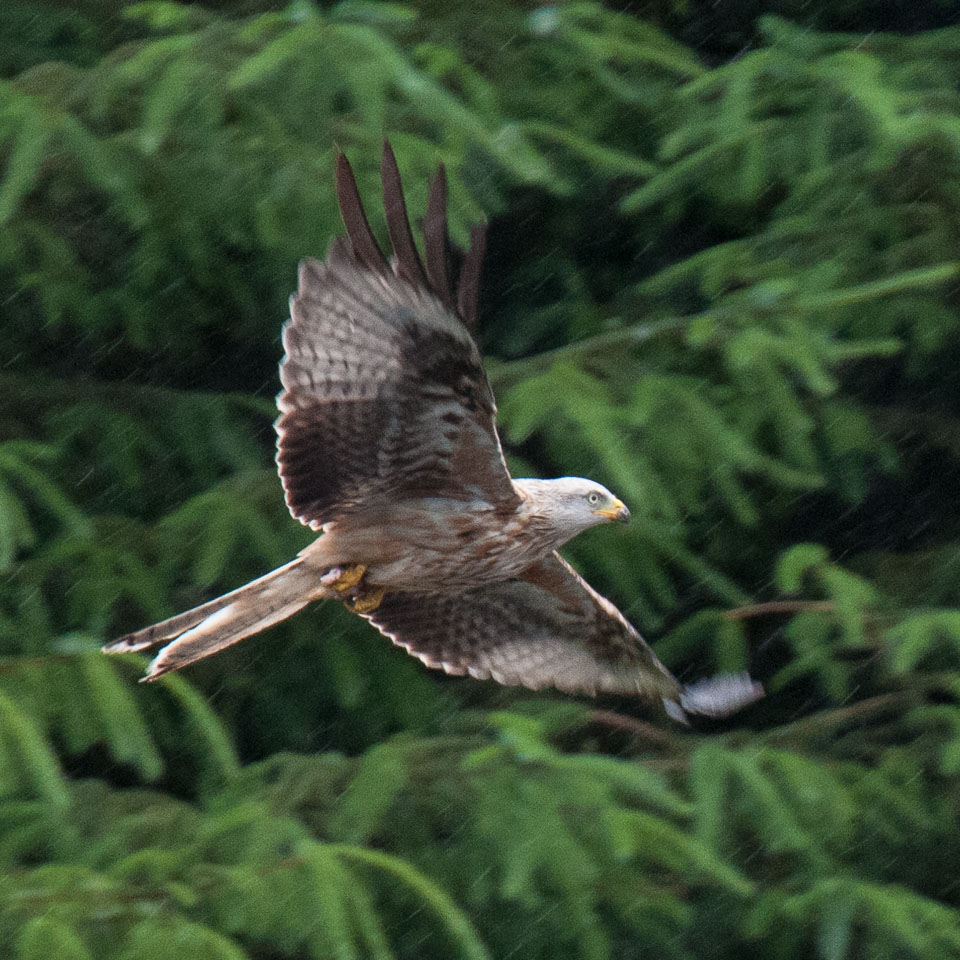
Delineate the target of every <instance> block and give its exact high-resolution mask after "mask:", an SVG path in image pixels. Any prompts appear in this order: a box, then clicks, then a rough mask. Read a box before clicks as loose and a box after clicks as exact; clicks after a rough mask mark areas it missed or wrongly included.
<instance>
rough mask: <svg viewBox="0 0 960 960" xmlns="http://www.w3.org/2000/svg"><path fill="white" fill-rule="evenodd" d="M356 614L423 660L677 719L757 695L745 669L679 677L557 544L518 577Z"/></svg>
mask: <svg viewBox="0 0 960 960" xmlns="http://www.w3.org/2000/svg"><path fill="white" fill-rule="evenodd" d="M364 616H365V619H367V620H369V621H370V622H371V623H372V624H373V625H374V626H375V627H376V628H377V629H378V630H379V631H380V632H381V633H383V634H384V635H385V636H387V637H389V638H390V639H391V640H392V641H393V642H394V643H395V644H397V645H398V646H400V647H403V648H404V649H405V650H406V651H407V652H408V653H411V654H413V656H415V657H417V658H418V659H420V660H421V661H422V662H423V663H425V664H426V665H427V666H428V667H434V668H438V669H442V670H445V671H446V672H447V673H451V674H458V675H459V674H466V673H469V674H470V675H471V676H473V677H476V678H477V679H481V680H486V679H492V680H496V681H497V682H498V683H502V684H506V685H518V686H525V687H530V688H531V689H534V690H536V689H539V688H541V687H556V688H557V689H559V690H563V691H566V692H568V693H589V694H597V693H619V694H629V695H633V696H641V697H645V698H648V699H654V700H655V699H658V698H660V699H662V700H663V701H664V705H665V707H666V709H667V712H668V713H669V714H670V715H671V716H672V717H674V718H675V719H677V720H680V721H681V722H683V721H684V719H685V716H686V714H688V713H694V714H702V715H704V716H711V717H724V716H727V715H729V714H731V713H735V712H736V711H737V710H740V709H742V708H743V707H744V706H746V705H747V704H749V703H753V702H754V701H755V700H758V699H759V698H760V697H762V696H763V688H762V687H761V686H760V685H759V684H757V683H754V682H753V681H752V680H751V679H750V677H749V676H747V675H746V674H740V675H727V676H718V677H713V678H710V679H708V680H701V681H698V682H697V683H695V684H692V685H683V684H681V683H680V682H679V681H678V680H677V679H676V678H675V677H674V676H673V675H672V674H671V673H670V672H669V671H668V670H667V668H666V667H664V665H663V664H662V663H661V662H660V661H659V660H658V659H657V657H656V655H655V654H654V652H653V650H651V649H650V647H649V646H648V645H647V644H646V642H645V641H644V640H643V638H642V637H641V636H640V634H639V633H638V632H637V631H636V630H635V629H634V628H633V627H632V626H631V624H630V623H629V621H628V620H627V619H626V618H625V617H624V616H623V614H622V613H621V612H620V611H619V610H618V609H617V608H616V607H615V606H614V605H613V604H612V603H611V602H610V601H609V600H607V599H606V598H605V597H602V596H601V595H600V594H599V593H597V592H596V590H594V589H593V588H592V587H591V586H590V585H589V584H588V583H587V582H586V581H585V580H584V579H583V577H581V576H580V575H579V574H578V573H577V572H576V571H575V570H574V569H573V567H571V566H570V564H569V563H567V562H566V561H565V560H564V559H563V558H562V557H561V556H560V555H559V554H557V553H553V554H552V555H551V556H549V557H547V558H546V559H545V560H542V561H541V562H540V563H538V564H536V565H535V566H533V567H531V568H529V569H528V570H527V571H525V573H524V575H523V577H522V578H521V579H516V580H508V581H505V582H503V583H498V584H494V585H492V586H486V587H480V588H477V589H473V590H464V591H462V592H460V593H454V594H451V593H443V594H439V593H417V594H410V593H395V594H388V595H387V596H386V597H385V598H384V600H383V602H382V603H381V604H380V606H379V607H378V608H377V609H376V610H375V611H373V612H372V613H369V614H365V615H364Z"/></svg>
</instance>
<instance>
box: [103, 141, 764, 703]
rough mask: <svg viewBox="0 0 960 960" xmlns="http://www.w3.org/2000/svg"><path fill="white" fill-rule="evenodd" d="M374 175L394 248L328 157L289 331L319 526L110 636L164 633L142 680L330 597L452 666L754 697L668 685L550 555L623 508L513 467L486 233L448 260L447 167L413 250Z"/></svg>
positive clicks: (348, 173)
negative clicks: (322, 246) (486, 324)
mask: <svg viewBox="0 0 960 960" xmlns="http://www.w3.org/2000/svg"><path fill="white" fill-rule="evenodd" d="M382 180H383V192H384V207H385V211H386V220H387V229H388V233H389V236H390V242H391V245H392V247H393V251H394V256H393V257H392V258H391V260H388V259H387V258H386V257H385V256H384V254H383V252H382V251H381V249H380V247H379V245H378V243H377V241H376V238H375V237H374V235H373V232H372V230H371V229H370V225H369V223H368V221H367V217H366V214H365V213H364V209H363V205H362V203H361V200H360V195H359V192H358V190H357V186H356V182H355V180H354V176H353V172H352V170H351V168H350V164H349V163H348V162H347V159H346V157H344V156H343V155H342V154H341V155H339V156H338V157H337V165H336V183H337V197H338V200H339V204H340V210H341V214H342V216H343V221H344V225H345V227H346V237H337V238H336V239H335V240H334V241H333V243H332V244H331V247H330V250H329V252H328V254H327V258H326V260H325V261H323V262H320V261H318V260H312V259H308V260H305V261H304V262H303V263H302V264H301V266H300V272H299V281H298V286H297V292H296V294H295V295H294V296H293V297H292V298H291V302H290V321H289V323H288V324H287V325H286V326H285V327H284V330H283V345H284V350H285V355H284V357H283V360H282V362H281V364H280V380H281V383H282V385H283V392H282V393H281V394H280V396H279V398H278V401H277V402H278V406H279V409H280V418H279V419H278V420H277V424H276V428H277V437H278V440H277V465H278V468H279V472H280V479H281V482H282V484H283V489H284V494H285V496H286V502H287V506H288V507H289V509H290V512H291V514H292V515H293V516H294V517H295V518H296V519H297V520H299V521H300V522H301V523H304V524H306V525H308V526H309V527H310V528H311V529H313V530H316V531H321V533H320V536H319V537H318V538H317V539H316V540H315V541H314V542H313V543H312V544H311V545H310V546H309V547H307V548H306V549H305V550H303V551H302V552H301V553H300V555H299V556H298V557H296V558H295V559H294V560H292V561H291V562H290V563H288V564H285V565H284V566H282V567H280V568H278V569H277V570H274V571H273V572H271V573H268V574H267V575H266V576H263V577H261V578H260V579H258V580H254V581H253V582H252V583H249V584H247V585H246V586H244V587H241V588H239V589H238V590H234V591H232V592H231V593H228V594H225V595H224V596H222V597H219V598H217V599H216V600H211V601H210V602H209V603H205V604H203V605H201V606H199V607H196V608H195V609H193V610H190V611H188V612H186V613H183V614H180V615H178V616H176V617H172V618H170V619H169V620H165V621H163V622H162V623H158V624H155V625H154V626H151V627H146V628H145V629H143V630H139V631H137V632H136V633H132V634H129V635H128V636H125V637H122V638H120V639H119V640H117V641H115V642H113V643H111V644H108V645H107V646H106V647H104V650H105V651H106V652H108V653H120V652H128V651H134V650H145V649H148V648H151V647H154V646H158V645H161V644H163V646H162V649H161V650H160V651H159V653H158V654H157V656H156V657H155V658H154V660H153V662H152V663H151V665H150V669H149V671H148V674H147V678H146V679H154V678H155V677H158V676H160V675H161V674H163V673H166V672H168V671H170V670H175V669H178V668H180V667H183V666H185V665H186V664H188V663H192V662H193V661H195V660H199V659H201V658H202V657H206V656H209V655H210V654H212V653H215V652H217V651H218V650H221V649H223V648H224V647H226V646H229V645H230V644H232V643H236V642H237V641H239V640H242V639H243V638H245V637H248V636H250V635H252V634H254V633H258V632H260V631H261V630H264V629H266V628H267V627H269V626H272V625H273V624H276V623H279V622H280V621H282V620H285V619H287V618H288V617H290V616H292V615H293V614H294V613H296V612H297V611H298V610H300V609H301V608H302V607H304V606H306V605H307V604H308V603H310V602H311V601H312V600H316V599H322V598H328V597H331V596H339V597H341V598H342V599H344V600H346V601H347V602H348V604H349V605H350V607H351V609H353V610H354V611H355V612H357V613H358V614H360V616H362V617H364V618H365V619H366V620H368V621H369V622H370V623H372V624H373V625H374V626H375V627H376V628H377V629H378V630H379V631H380V632H381V633H383V634H385V635H386V636H387V637H389V638H390V639H391V640H392V641H393V642H394V643H396V644H397V645H399V646H401V647H403V648H404V649H406V650H407V651H409V652H410V653H411V654H413V655H414V656H416V657H419V659H420V660H422V661H423V662H424V663H425V664H427V666H430V667H438V668H441V669H443V670H445V671H447V672H448V673H454V674H465V673H469V674H471V675H472V676H474V677H478V678H492V679H494V680H496V681H498V682H499V683H504V684H521V685H524V686H527V687H532V688H539V687H544V686H554V687H557V688H559V689H562V690H566V691H571V692H586V693H596V692H598V691H604V692H613V693H622V694H637V695H641V696H644V697H648V698H651V699H658V698H659V699H662V700H663V702H664V703H665V704H666V706H667V709H668V711H669V712H670V713H671V714H672V715H673V716H675V717H678V718H682V716H683V713H684V712H685V711H689V712H695V713H706V714H710V715H723V714H727V713H730V712H732V711H734V710H736V709H739V707H741V706H743V705H744V704H745V703H748V702H750V701H751V700H754V699H756V698H757V697H758V696H760V695H761V694H760V689H759V687H758V686H757V685H756V684H754V683H752V682H751V681H750V680H749V678H746V677H733V678H731V677H727V678H717V679H716V680H713V681H701V682H700V683H699V684H696V685H694V686H692V687H684V686H683V685H681V684H680V683H679V682H678V681H677V680H676V679H675V678H674V677H673V676H671V674H670V673H669V672H668V671H667V669H666V668H665V667H664V666H663V665H662V664H661V663H660V661H659V660H658V659H657V658H656V656H655V655H654V653H653V651H652V650H651V649H650V647H649V646H648V645H647V644H646V643H645V642H644V641H643V639H642V638H641V636H640V635H639V633H637V631H636V630H635V629H634V628H633V627H632V626H631V625H630V623H629V622H628V621H627V620H626V618H625V617H624V616H623V615H622V614H621V613H620V611H619V610H617V608H616V607H615V606H614V605H613V604H612V603H610V601H609V600H607V599H605V598H604V597H602V596H600V595H599V594H598V593H597V592H596V591H594V590H593V589H592V588H591V587H590V586H589V584H587V583H586V582H585V581H584V580H583V578H582V577H580V576H579V575H578V574H577V573H576V572H575V571H574V570H573V569H572V568H571V567H570V565H569V564H567V563H566V561H564V560H563V559H562V558H561V557H560V555H559V554H558V553H557V552H556V551H557V550H558V548H560V547H562V546H563V544H564V543H566V542H567V541H568V540H570V539H571V538H573V537H575V536H576V535H577V534H578V533H581V532H582V531H584V530H586V529H588V528H590V527H593V526H596V525H597V524H601V523H609V522H611V521H626V520H627V519H628V518H629V512H628V510H627V508H626V507H625V506H624V505H623V503H621V502H620V500H618V499H617V498H616V497H615V496H614V495H613V494H612V493H610V491H609V490H607V489H606V488H605V487H603V486H601V485H600V484H598V483H595V482H593V481H591V480H585V479H581V478H578V477H562V478H560V479H556V480H534V479H513V478H512V477H511V476H510V474H509V472H508V470H507V466H506V462H505V461H504V458H503V451H502V450H501V447H500V440H499V437H498V436H497V428H496V405H495V403H494V399H493V392H492V391H491V389H490V384H489V382H488V380H487V377H486V375H485V373H484V371H483V365H482V361H481V358H480V353H479V351H478V349H477V346H476V343H475V342H474V340H473V337H472V336H471V333H470V328H472V327H473V325H474V324H475V321H476V311H477V296H478V291H479V278H480V265H481V261H482V258H483V250H484V239H485V232H484V229H483V228H475V229H474V230H473V232H472V236H471V247H470V250H469V252H468V253H467V254H466V256H465V257H464V258H463V260H462V263H461V264H460V267H459V270H458V271H457V272H456V274H454V272H453V271H452V269H451V267H452V260H453V253H452V250H451V246H450V242H449V237H448V233H447V217H446V181H445V177H444V172H443V169H442V168H441V169H440V171H439V172H438V173H437V176H436V177H435V178H434V180H433V182H432V183H431V185H430V192H429V199H428V202H427V210H426V216H425V219H424V227H423V233H424V251H425V260H426V262H425V263H424V262H423V261H421V259H420V255H419V254H418V252H417V248H416V245H415V243H414V239H413V235H412V233H411V230H410V224H409V220H408V218H407V212H406V207H405V203H404V198H403V189H402V186H401V183H400V174H399V171H398V169H397V164H396V160H395V159H394V156H393V152H392V151H391V149H390V147H389V144H384V153H383V165H382Z"/></svg>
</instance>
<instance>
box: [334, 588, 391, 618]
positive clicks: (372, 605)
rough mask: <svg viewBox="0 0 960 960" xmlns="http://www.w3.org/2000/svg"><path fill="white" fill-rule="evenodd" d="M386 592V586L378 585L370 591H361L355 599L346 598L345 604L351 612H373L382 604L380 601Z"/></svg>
mask: <svg viewBox="0 0 960 960" xmlns="http://www.w3.org/2000/svg"><path fill="white" fill-rule="evenodd" d="M386 592H387V588H386V587H377V588H376V589H374V590H371V591H370V593H361V594H360V595H359V596H357V597H354V598H353V600H344V601H343V605H344V606H345V607H346V608H347V609H348V610H349V611H350V612H351V613H371V612H372V611H374V610H376V609H377V607H379V606H380V602H381V601H382V600H383V597H384V594H385V593H386Z"/></svg>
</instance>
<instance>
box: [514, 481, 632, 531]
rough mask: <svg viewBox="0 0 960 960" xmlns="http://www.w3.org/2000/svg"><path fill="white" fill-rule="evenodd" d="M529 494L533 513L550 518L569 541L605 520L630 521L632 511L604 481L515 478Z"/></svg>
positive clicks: (608, 521) (517, 483)
mask: <svg viewBox="0 0 960 960" xmlns="http://www.w3.org/2000/svg"><path fill="white" fill-rule="evenodd" d="M514 482H515V483H516V485H517V486H518V487H520V488H521V489H522V490H523V491H524V492H525V493H526V494H527V496H528V498H529V501H530V506H531V507H532V508H533V509H532V512H534V513H536V514H537V515H538V516H540V517H543V518H545V519H547V520H548V521H549V522H550V524H551V526H553V527H554V528H555V529H556V531H557V533H558V534H559V535H560V536H561V539H560V541H559V542H560V543H565V542H566V541H567V540H570V539H571V538H572V537H575V536H576V535H577V534H578V533H582V532H583V531H584V530H589V529H590V527H595V526H597V525H598V524H601V523H610V521H612V520H617V521H619V522H620V523H626V522H627V521H628V520H629V519H630V511H629V510H628V509H627V508H626V505H625V504H624V503H623V501H622V500H620V499H618V498H617V497H615V496H614V495H613V494H612V493H611V492H610V491H609V490H608V489H607V488H606V487H605V486H603V484H600V483H597V482H596V481H594V480H584V479H583V478H582V477H558V478H557V479H555V480H526V479H524V480H515V481H514Z"/></svg>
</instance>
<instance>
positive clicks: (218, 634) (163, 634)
mask: <svg viewBox="0 0 960 960" xmlns="http://www.w3.org/2000/svg"><path fill="white" fill-rule="evenodd" d="M302 563H303V561H302V560H301V559H300V558H299V557H298V558H296V559H295V560H292V561H291V562H290V563H288V564H285V565H284V566H282V567H278V568H277V569H276V570H273V571H271V572H270V573H268V574H266V575H265V576H262V577H260V578H259V579H257V580H253V581H252V582H251V583H248V584H246V585H245V586H243V587H239V588H238V589H236V590H232V591H231V592H230V593H226V594H224V595H223V596H222V597H217V599H216V600H210V601H209V602H208V603H204V604H201V605H200V606H199V607H194V608H193V609H192V610H187V611H186V613H181V614H178V615H177V616H175V617H170V619H169V620H164V621H162V622H161V623H156V624H154V625H153V626H150V627H145V628H144V629H143V630H137V631H136V632H135V633H130V634H127V635H126V636H125V637H120V639H119V640H114V641H113V643H108V644H107V645H106V646H105V647H104V648H103V652H104V653H131V652H134V651H138V650H146V649H148V648H149V647H153V646H156V645H157V644H160V643H166V646H164V647H163V649H162V650H160V652H159V653H158V654H157V656H156V657H154V659H153V662H152V663H151V664H150V667H149V668H148V670H147V674H146V676H145V677H144V678H143V679H144V680H155V679H156V678H157V677H159V676H162V675H163V674H164V673H168V672H169V671H171V670H179V669H180V668H181V667H185V666H186V665H187V664H189V663H193V662H194V661H195V660H201V659H203V658H204V657H209V656H210V655H211V654H213V653H217V652H218V651H219V650H222V649H223V648H224V647H228V646H230V645H231V644H234V643H237V642H238V641H240V640H243V639H244V638H245V637H249V636H252V635H253V634H255V633H259V632H260V631H261V630H266V629H267V627H272V626H273V625H274V624H277V623H280V622H281V621H283V620H286V619H287V618H288V617H291V616H293V614H295V613H296V612H297V611H298V610H300V609H301V608H303V607H305V606H306V605H307V604H308V603H309V602H310V601H311V600H312V599H313V595H314V594H313V591H314V590H315V589H316V587H317V586H318V583H317V579H316V574H315V573H313V574H311V573H309V572H308V571H307V570H305V569H302V567H301V564H302Z"/></svg>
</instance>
